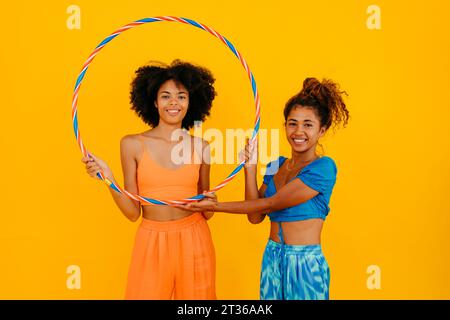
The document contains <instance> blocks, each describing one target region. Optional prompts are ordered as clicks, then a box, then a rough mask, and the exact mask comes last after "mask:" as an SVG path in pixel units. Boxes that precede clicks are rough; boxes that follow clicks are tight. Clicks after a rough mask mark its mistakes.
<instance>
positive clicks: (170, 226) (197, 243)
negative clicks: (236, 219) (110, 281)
mask: <svg viewBox="0 0 450 320" xmlns="http://www.w3.org/2000/svg"><path fill="white" fill-rule="evenodd" d="M215 270H216V260H215V252H214V245H213V242H212V238H211V233H210V231H209V227H208V224H207V222H206V219H205V218H204V216H203V215H202V214H201V213H198V212H197V213H194V214H192V215H190V216H188V217H185V218H182V219H179V220H171V221H154V220H148V219H145V218H143V219H142V222H141V224H140V225H139V227H138V230H137V233H136V239H135V244H134V248H133V252H132V258H131V263H130V268H129V271H128V282H127V288H126V294H125V299H127V300H156V299H165V300H169V299H176V300H179V299H181V300H200V299H216V291H215Z"/></svg>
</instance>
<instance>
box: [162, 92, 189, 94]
mask: <svg viewBox="0 0 450 320" xmlns="http://www.w3.org/2000/svg"><path fill="white" fill-rule="evenodd" d="M162 93H168V94H170V92H169V91H161V94H162ZM178 94H187V92H186V91H178Z"/></svg>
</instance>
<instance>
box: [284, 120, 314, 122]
mask: <svg viewBox="0 0 450 320" xmlns="http://www.w3.org/2000/svg"><path fill="white" fill-rule="evenodd" d="M288 121H294V122H298V120H296V119H288ZM303 122H314V121H312V120H309V119H306V120H303Z"/></svg>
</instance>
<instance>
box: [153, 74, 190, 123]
mask: <svg viewBox="0 0 450 320" xmlns="http://www.w3.org/2000/svg"><path fill="white" fill-rule="evenodd" d="M155 106H156V108H158V112H159V121H163V122H165V123H167V124H180V125H181V122H182V121H183V118H184V117H185V115H186V113H187V110H188V106H189V92H188V91H187V89H186V88H185V87H184V86H183V85H182V84H181V83H176V82H175V81H173V80H167V81H166V82H164V83H163V84H162V85H161V87H159V90H158V94H157V96H156V101H155Z"/></svg>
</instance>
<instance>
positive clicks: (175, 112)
mask: <svg viewBox="0 0 450 320" xmlns="http://www.w3.org/2000/svg"><path fill="white" fill-rule="evenodd" d="M180 111H181V110H179V109H177V110H167V113H168V114H170V115H176V114H178V112H180Z"/></svg>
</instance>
